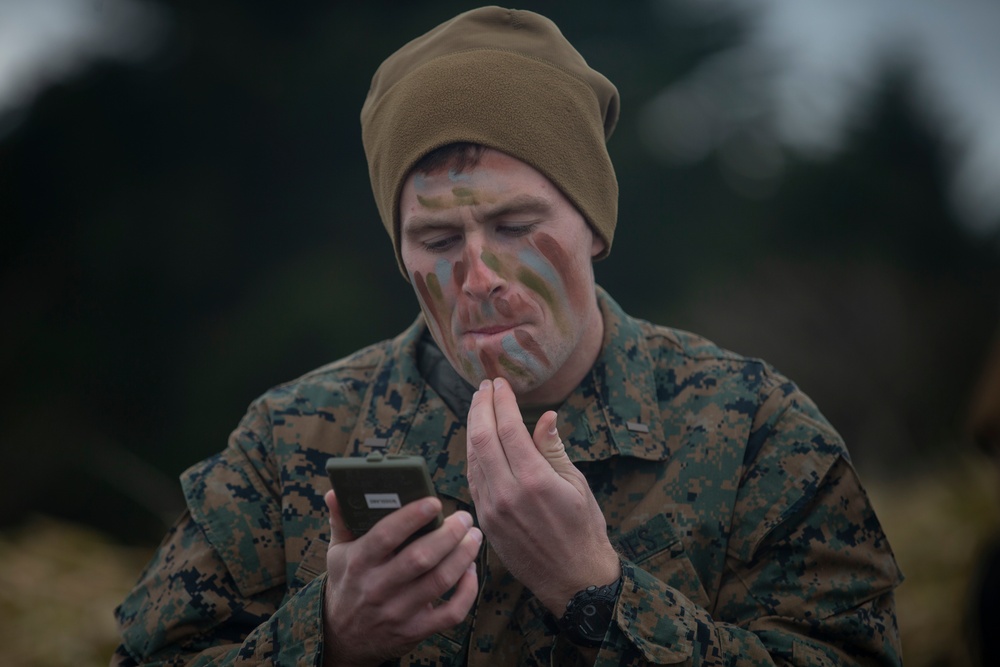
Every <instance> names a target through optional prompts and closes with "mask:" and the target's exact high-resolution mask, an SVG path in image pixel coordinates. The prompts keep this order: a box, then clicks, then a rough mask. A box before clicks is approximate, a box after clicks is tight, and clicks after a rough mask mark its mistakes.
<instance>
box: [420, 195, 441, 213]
mask: <svg viewBox="0 0 1000 667" xmlns="http://www.w3.org/2000/svg"><path fill="white" fill-rule="evenodd" d="M417 201H418V202H420V205H421V206H423V207H424V208H429V209H432V210H438V209H442V208H444V207H445V202H444V199H443V198H442V197H424V196H423V195H417Z"/></svg>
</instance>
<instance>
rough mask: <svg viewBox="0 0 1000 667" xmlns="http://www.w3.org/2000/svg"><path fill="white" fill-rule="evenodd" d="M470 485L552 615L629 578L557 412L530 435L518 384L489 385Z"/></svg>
mask: <svg viewBox="0 0 1000 667" xmlns="http://www.w3.org/2000/svg"><path fill="white" fill-rule="evenodd" d="M468 461H469V472H468V475H469V487H470V490H471V492H472V499H473V502H475V504H476V511H477V514H478V516H479V523H480V526H481V527H482V529H483V532H484V533H485V534H486V537H487V539H489V541H490V543H491V544H492V545H493V548H494V550H495V551H496V552H497V555H499V556H500V559H501V560H502V561H503V562H504V564H505V565H506V566H507V568H508V569H509V570H510V572H511V574H513V575H514V576H515V577H516V578H517V579H518V580H519V581H520V582H521V583H523V584H524V585H525V586H527V587H528V588H529V589H531V591H532V592H533V593H534V594H535V595H536V596H537V597H538V599H539V600H541V602H542V604H544V605H545V606H546V607H547V608H548V609H549V611H551V612H552V613H553V614H555V615H556V616H561V615H562V613H563V611H565V608H566V603H567V602H568V601H569V599H570V598H571V597H572V596H573V594H574V593H576V592H577V591H579V590H582V589H583V588H586V587H587V586H589V585H591V584H595V585H599V586H600V585H604V584H609V583H611V582H613V581H614V580H615V579H617V578H618V577H619V576H620V574H621V565H620V563H619V560H618V555H617V553H616V552H615V550H614V548H613V547H612V546H611V542H610V541H609V540H608V536H607V525H606V523H605V521H604V515H603V514H602V513H601V508H600V507H599V506H598V504H597V499H595V498H594V494H593V493H591V491H590V487H589V486H588V484H587V480H586V478H585V477H584V476H583V473H581V472H580V471H579V470H578V469H577V468H576V466H574V465H573V463H572V461H570V460H569V457H568V456H567V455H566V450H565V447H564V446H563V443H562V440H561V439H560V437H559V433H558V431H557V429H556V413H555V412H551V411H550V412H546V413H545V414H544V415H542V417H541V419H539V420H538V424H537V425H536V426H535V432H534V435H531V434H529V433H528V429H527V428H526V427H525V426H524V422H523V421H522V418H521V411H520V410H519V409H518V407H517V399H516V398H515V396H514V392H513V391H512V389H511V387H510V383H508V382H507V381H505V380H502V379H497V380H494V381H492V382H491V381H489V380H485V381H483V383H482V384H480V386H479V390H478V391H477V392H476V393H475V395H474V396H473V399H472V406H471V407H470V409H469V419H468Z"/></svg>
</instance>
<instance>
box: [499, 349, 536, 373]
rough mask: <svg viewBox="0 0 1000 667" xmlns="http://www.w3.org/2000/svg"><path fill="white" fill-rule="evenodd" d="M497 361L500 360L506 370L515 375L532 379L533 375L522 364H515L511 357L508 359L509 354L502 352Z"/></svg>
mask: <svg viewBox="0 0 1000 667" xmlns="http://www.w3.org/2000/svg"><path fill="white" fill-rule="evenodd" d="M497 361H499V362H500V365H501V366H503V367H504V370H506V371H508V372H510V373H513V374H514V375H517V376H519V377H523V378H529V379H530V377H531V376H530V375H529V374H528V372H527V371H525V370H524V369H523V368H521V367H520V366H518V365H517V364H515V363H514V362H513V361H511V360H510V359H508V358H507V355H504V354H501V355H500V357H499V358H498V359H497Z"/></svg>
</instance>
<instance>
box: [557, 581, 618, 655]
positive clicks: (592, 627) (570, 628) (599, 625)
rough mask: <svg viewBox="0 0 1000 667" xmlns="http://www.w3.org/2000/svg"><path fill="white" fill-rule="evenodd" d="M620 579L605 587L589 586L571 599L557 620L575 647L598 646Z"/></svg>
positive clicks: (616, 595)
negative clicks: (564, 611)
mask: <svg viewBox="0 0 1000 667" xmlns="http://www.w3.org/2000/svg"><path fill="white" fill-rule="evenodd" d="M620 585H621V579H619V580H618V581H616V582H614V583H613V584H608V585H607V586H588V587H587V588H585V589H584V590H582V591H580V592H579V593H577V594H576V595H574V596H573V599H572V600H570V602H569V604H568V605H567V606H566V614H565V615H564V616H563V617H562V618H561V619H559V626H560V627H561V628H562V630H563V632H565V633H566V634H568V635H569V636H570V638H571V639H572V640H573V641H574V642H576V643H577V644H581V645H583V646H600V645H601V642H602V641H603V640H604V635H605V634H606V633H607V631H608V626H609V625H611V619H612V618H613V617H614V613H615V605H616V604H617V602H618V590H619V587H620Z"/></svg>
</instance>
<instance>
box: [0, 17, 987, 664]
mask: <svg viewBox="0 0 1000 667" xmlns="http://www.w3.org/2000/svg"><path fill="white" fill-rule="evenodd" d="M478 4H480V3H471V2H457V1H455V2H449V1H445V0H435V1H434V2H419V1H416V0H412V1H409V2H389V1H387V0H366V1H365V2H351V3H347V2H330V1H328V2H322V3H320V2H300V3H295V4H294V5H288V4H284V5H282V4H279V3H274V2H265V1H264V0H240V1H239V2H237V1H236V0H214V1H213V2H210V3H207V2H166V1H165V0H0V221H2V229H3V237H2V239H3V240H2V242H0V294H2V307H3V317H2V321H3V325H2V326H0V336H2V345H0V373H2V377H3V380H4V381H3V384H2V388H0V391H2V392H3V394H2V401H0V406H2V408H0V409H2V410H3V413H2V419H0V453H2V455H3V461H4V465H3V466H2V467H0V663H3V664H10V665H39V666H41V665H69V664H74V665H80V664H105V663H106V662H107V660H108V657H109V655H110V652H111V651H112V650H113V647H114V645H115V644H116V638H115V628H114V623H113V619H112V616H111V614H112V610H113V608H114V606H115V605H116V604H117V603H118V602H119V601H120V599H121V597H122V596H123V595H124V593H125V591H127V590H128V588H129V587H130V586H131V584H132V583H133V582H134V580H135V579H136V577H137V576H138V573H139V570H140V569H141V567H142V565H143V563H144V561H145V559H146V558H147V557H148V555H149V553H150V550H151V549H152V548H153V547H154V546H155V544H156V542H157V541H158V540H159V538H160V537H161V536H162V534H163V532H164V530H165V528H166V526H167V524H168V523H169V522H170V521H172V519H173V518H174V517H175V516H176V515H177V513H178V512H179V511H180V507H181V495H180V489H179V485H178V484H177V481H176V480H177V475H178V474H179V473H180V472H181V471H182V470H183V469H184V468H186V467H187V466H189V465H191V464H192V463H194V462H196V461H198V460H200V459H202V458H204V457H206V456H208V455H210V454H212V453H214V452H216V451H218V450H219V449H221V448H222V447H224V445H225V442H226V438H227V436H228V433H229V431H230V430H231V429H232V428H233V427H234V426H235V425H236V423H237V422H238V420H239V419H240V417H241V416H242V414H243V412H244V410H245V408H246V406H247V405H248V404H249V402H250V401H251V400H253V399H254V398H255V397H256V396H258V395H259V394H260V393H262V392H263V391H264V390H266V389H267V388H268V387H270V386H272V385H274V384H277V383H279V382H283V381H286V380H289V379H292V378H294V377H296V376H297V375H299V374H301V373H303V372H305V371H308V370H310V369H312V368H314V367H316V366H318V365H320V364H323V363H325V362H327V361H330V360H333V359H336V358H338V357H341V356H343V355H345V354H347V353H349V352H351V351H353V350H355V349H357V348H358V347H361V346H363V345H366V344H368V343H371V342H374V341H376V340H379V339H382V338H386V337H390V336H393V335H395V334H396V333H397V332H398V331H399V330H400V329H401V328H403V327H405V326H406V325H407V324H409V323H410V322H411V321H412V320H413V318H414V317H415V316H416V315H417V312H418V309H417V306H416V301H415V299H414V298H413V296H412V294H411V292H410V288H409V286H408V285H407V284H406V283H405V282H404V281H403V280H402V278H401V277H400V275H399V273H398V270H397V268H396V265H395V262H394V259H393V254H392V252H391V249H390V246H389V243H388V240H387V236H386V235H385V232H384V231H383V229H382V227H381V224H380V223H379V221H378V215H377V212H376V209H375V206H374V202H373V199H372V196H371V193H370V189H369V185H368V177H367V167H366V164H365V159H364V154H363V151H362V147H361V140H360V132H359V124H358V114H359V112H360V108H361V104H362V101H363V100H364V96H365V94H366V92H367V88H368V82H369V80H370V78H371V75H372V74H373V73H374V71H375V69H376V68H377V66H378V64H379V63H380V62H381V60H382V59H383V58H384V57H385V56H387V55H388V54H389V53H391V52H392V51H393V50H394V49H396V48H397V47H399V46H401V45H402V44H403V43H404V42H405V41H407V40H409V39H411V38H413V37H415V36H417V35H418V34H420V33H422V32H424V31H425V30H427V29H429V28H431V27H433V26H434V25H436V24H438V23H439V22H441V21H443V20H445V19H447V18H449V17H451V16H452V15H454V14H455V13H457V12H459V11H462V10H465V9H469V8H471V7H474V6H477V5H478ZM518 6H519V7H523V8H526V9H534V10H536V11H540V12H542V13H544V14H546V15H548V16H549V17H550V18H552V19H553V20H555V21H556V23H557V24H558V25H559V26H560V27H561V28H562V30H563V32H564V33H565V34H566V35H567V37H568V38H569V39H570V41H572V42H573V43H574V44H575V45H576V46H577V48H578V49H579V50H580V51H581V52H582V53H583V55H584V56H585V57H586V58H587V60H588V62H589V63H590V64H591V65H592V66H593V67H595V68H596V69H598V70H600V71H601V72H603V73H604V74H605V75H607V76H608V77H609V78H610V79H611V80H612V81H613V82H614V83H615V84H616V85H617V86H618V88H619V91H620V93H621V98H622V117H621V122H620V123H619V125H618V128H617V130H616V132H615V134H614V136H613V137H612V138H611V140H610V142H609V150H610V152H611V155H612V159H613V160H614V161H615V164H616V167H617V173H618V178H619V182H620V186H621V202H620V223H619V227H618V230H619V231H618V234H617V236H616V239H615V247H614V251H613V252H612V254H611V256H610V258H608V259H607V260H605V261H603V262H601V263H599V264H598V265H597V274H598V281H599V282H600V283H601V284H603V285H604V286H605V287H606V288H607V289H608V290H609V291H610V292H611V294H612V295H613V296H615V298H616V299H617V300H618V301H619V302H620V303H621V304H622V305H623V306H624V307H625V308H626V310H628V311H629V312H631V313H632V314H634V315H637V316H641V317H644V318H646V319H650V320H653V321H656V322H658V323H662V324H668V325H671V326H676V327H679V328H683V329H688V330H693V331H696V332H698V333H700V334H703V335H706V336H708V337H709V338H712V339H714V340H715V341H716V342H718V343H720V344H722V345H724V346H726V347H728V348H731V349H733V350H735V351H737V352H741V353H744V354H748V355H753V356H760V357H763V358H765V359H766V360H768V361H769V362H771V363H772V364H773V365H775V366H776V367H777V368H778V369H779V370H780V371H782V372H784V373H785V374H787V375H789V376H790V377H791V378H793V379H794V380H796V381H797V382H798V383H799V384H800V385H801V386H802V387H803V388H804V389H805V391H806V392H807V393H809V394H810V395H811V396H812V397H813V398H814V399H815V400H816V401H817V402H818V404H819V405H820V407H821V409H822V410H823V411H824V413H825V414H826V415H827V416H828V417H829V418H830V420H831V421H832V422H833V423H834V425H835V426H836V427H837V428H838V429H839V430H840V431H841V432H842V433H843V435H844V436H845V438H846V440H847V442H848V446H849V448H850V450H851V453H852V456H853V458H854V461H855V463H856V465H857V467H858V468H859V470H860V472H861V475H862V478H863V480H864V481H865V483H866V485H867V487H868V490H869V492H870V494H871V496H872V500H873V502H874V503H875V506H876V509H877V510H878V512H879V515H880V518H881V520H882V522H883V524H884V526H885V529H886V532H887V533H888V535H889V538H890V542H891V543H892V545H893V547H894V549H895V551H896V554H897V557H898V560H899V562H900V565H901V567H902V569H903V571H904V573H905V574H906V575H907V581H906V583H904V585H903V586H902V587H901V589H900V590H899V594H898V601H899V620H900V626H901V630H902V633H903V638H904V655H905V656H906V660H907V663H908V664H910V665H952V664H955V665H965V664H971V660H972V657H971V655H970V654H971V649H970V644H969V632H970V630H971V628H972V627H973V622H972V620H971V617H972V613H971V609H972V602H971V601H972V600H973V598H974V592H975V589H976V585H977V584H976V580H977V572H978V571H979V567H980V563H981V562H982V560H983V558H984V557H985V554H986V549H987V548H988V547H989V545H990V544H992V543H993V542H995V540H996V538H997V536H998V535H1000V493H998V486H1000V484H998V482H1000V474H998V472H997V468H996V467H995V463H994V459H992V458H991V457H990V455H989V454H988V452H987V451H986V449H988V448H986V449H984V448H982V447H977V445H976V444H975V439H974V438H973V437H972V431H971V430H970V428H971V427H970V424H973V423H975V424H988V423H991V422H990V420H991V419H997V420H998V421H1000V380H998V379H991V378H994V377H995V378H1000V356H998V353H1000V335H998V320H1000V317H998V316H1000V74H998V72H1000V40H997V39H996V35H997V34H998V31H1000V4H998V3H996V2H995V1H994V0H952V1H951V2H949V3H940V2H937V1H936V0H864V1H862V0H840V1H838V2H827V3H815V2H801V0H637V1H635V2H629V3H615V4H612V3H608V2H589V1H584V0H573V1H570V0H566V1H555V0H553V1H551V2H543V1H538V2H531V1H526V2H522V3H521V4H520V5H518ZM990 359H997V360H998V361H997V362H995V363H994V365H992V366H991V365H990V361H989V360H990ZM990 369H992V370H990ZM970 420H971V421H970Z"/></svg>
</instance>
